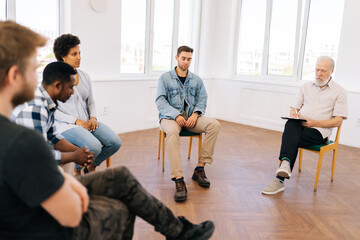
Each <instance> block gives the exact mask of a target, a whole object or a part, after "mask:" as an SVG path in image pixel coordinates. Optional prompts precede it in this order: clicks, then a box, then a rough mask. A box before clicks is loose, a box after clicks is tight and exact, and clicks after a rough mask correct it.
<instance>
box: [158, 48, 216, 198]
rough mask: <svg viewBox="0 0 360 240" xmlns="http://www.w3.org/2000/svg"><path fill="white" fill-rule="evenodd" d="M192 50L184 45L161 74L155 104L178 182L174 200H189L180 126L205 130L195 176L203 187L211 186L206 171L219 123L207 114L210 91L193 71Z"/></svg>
mask: <svg viewBox="0 0 360 240" xmlns="http://www.w3.org/2000/svg"><path fill="white" fill-rule="evenodd" d="M192 53H193V49H192V48H190V47H187V46H181V47H179V48H178V50H177V55H176V56H175V59H176V61H177V62H178V65H177V66H176V67H175V68H174V69H173V70H172V71H170V72H166V73H164V74H162V75H161V77H160V79H159V83H158V89H157V96H156V106H157V108H158V110H159V119H160V127H161V129H162V130H163V131H164V132H165V134H166V139H167V146H168V153H169V158H170V176H171V179H172V180H173V181H175V186H176V191H175V195H174V199H175V201H185V200H186V199H187V189H186V185H185V182H184V174H183V171H182V167H181V156H180V136H179V133H180V131H181V129H183V128H184V129H185V130H187V131H191V132H196V133H205V137H204V141H203V144H202V148H201V151H200V156H199V160H198V165H197V167H196V168H195V170H194V174H193V176H192V179H193V180H194V181H196V182H197V183H198V184H199V186H201V187H206V188H207V187H209V186H210V181H209V180H208V179H207V177H206V175H205V171H204V167H205V164H206V163H209V164H211V163H212V161H213V155H214V147H215V142H216V138H217V135H218V133H219V128H220V124H219V122H218V121H217V120H216V119H212V118H207V117H205V116H203V115H204V113H205V109H206V103H207V93H206V90H205V86H204V83H203V81H202V80H201V78H200V77H199V76H197V75H195V74H193V73H191V72H190V71H189V70H188V68H189V66H190V64H191V60H192Z"/></svg>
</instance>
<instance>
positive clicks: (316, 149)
mask: <svg viewBox="0 0 360 240" xmlns="http://www.w3.org/2000/svg"><path fill="white" fill-rule="evenodd" d="M332 143H334V141H330V142H329V144H332ZM329 144H320V145H312V146H309V147H301V148H304V149H309V150H313V151H318V152H320V148H322V147H324V146H327V145H329Z"/></svg>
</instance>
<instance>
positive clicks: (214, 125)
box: [208, 119, 220, 132]
mask: <svg viewBox="0 0 360 240" xmlns="http://www.w3.org/2000/svg"><path fill="white" fill-rule="evenodd" d="M208 127H209V129H211V130H212V131H214V132H219V130H220V123H219V121H218V120H216V119H213V120H212V121H211V122H210V123H209V126H208Z"/></svg>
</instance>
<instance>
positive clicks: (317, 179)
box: [314, 151, 325, 192]
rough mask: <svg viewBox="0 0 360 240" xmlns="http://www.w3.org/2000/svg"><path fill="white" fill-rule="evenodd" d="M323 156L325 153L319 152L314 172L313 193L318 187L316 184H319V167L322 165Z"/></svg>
mask: <svg viewBox="0 0 360 240" xmlns="http://www.w3.org/2000/svg"><path fill="white" fill-rule="evenodd" d="M324 154H325V153H324V152H321V151H320V153H319V162H318V167H317V170H316V178H315V186H314V192H316V190H317V186H318V183H319V177H320V171H321V165H322V161H323V157H324Z"/></svg>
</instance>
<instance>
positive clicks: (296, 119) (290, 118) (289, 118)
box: [281, 117, 306, 122]
mask: <svg viewBox="0 0 360 240" xmlns="http://www.w3.org/2000/svg"><path fill="white" fill-rule="evenodd" d="M281 118H282V119H287V120H295V121H299V122H306V119H302V118H292V117H281Z"/></svg>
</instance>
